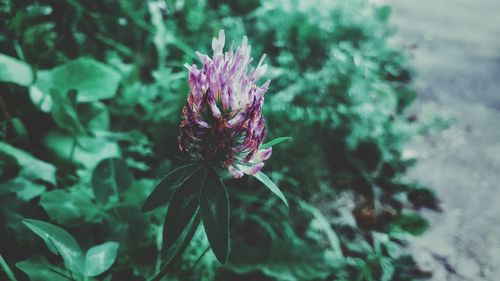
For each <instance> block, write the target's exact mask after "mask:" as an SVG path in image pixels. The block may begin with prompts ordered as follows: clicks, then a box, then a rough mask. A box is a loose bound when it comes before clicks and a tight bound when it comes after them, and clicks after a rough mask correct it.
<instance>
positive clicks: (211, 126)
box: [179, 30, 272, 178]
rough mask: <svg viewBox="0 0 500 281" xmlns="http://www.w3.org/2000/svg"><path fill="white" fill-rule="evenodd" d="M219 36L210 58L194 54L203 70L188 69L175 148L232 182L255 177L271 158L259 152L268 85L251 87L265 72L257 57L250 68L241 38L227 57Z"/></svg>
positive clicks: (247, 49) (245, 43)
mask: <svg viewBox="0 0 500 281" xmlns="http://www.w3.org/2000/svg"><path fill="white" fill-rule="evenodd" d="M224 45H225V35H224V31H223V30H221V31H220V32H219V37H218V38H213V40H212V49H213V56H212V57H209V56H208V55H205V54H201V53H199V52H197V55H198V57H199V58H200V60H201V62H202V63H203V66H202V68H201V69H198V67H197V66H196V65H192V66H190V65H186V67H187V68H188V69H189V87H190V93H189V96H188V99H187V103H186V106H185V107H184V108H183V111H182V113H183V119H182V121H181V123H180V134H179V148H180V150H181V152H183V153H185V154H187V155H188V156H189V157H190V158H192V159H195V160H201V161H204V162H209V163H214V164H217V165H219V166H221V167H224V168H226V169H228V170H229V172H230V173H231V174H232V175H233V177H235V178H240V177H242V176H243V174H249V175H252V174H255V173H257V172H259V171H260V170H261V169H262V167H263V166H264V161H265V160H267V159H268V158H269V157H270V156H271V153H272V149H271V148H267V149H261V148H260V146H261V144H262V142H263V140H264V138H265V136H266V129H265V124H264V119H263V117H262V105H263V102H264V94H265V93H266V91H267V89H268V87H269V83H270V81H269V80H268V81H266V82H265V83H264V84H262V85H261V86H257V84H256V83H257V81H258V80H259V78H260V77H261V76H262V75H263V74H264V73H265V72H266V70H267V65H266V64H263V62H264V59H265V57H266V56H265V55H263V56H262V58H261V59H260V61H259V63H258V65H257V67H256V68H250V69H249V64H250V62H251V61H252V58H251V57H250V51H251V47H250V46H249V45H248V39H247V37H246V36H245V37H243V40H242V42H241V45H240V46H239V47H238V48H237V49H236V51H233V44H231V47H230V49H229V50H228V51H227V52H223V48H224Z"/></svg>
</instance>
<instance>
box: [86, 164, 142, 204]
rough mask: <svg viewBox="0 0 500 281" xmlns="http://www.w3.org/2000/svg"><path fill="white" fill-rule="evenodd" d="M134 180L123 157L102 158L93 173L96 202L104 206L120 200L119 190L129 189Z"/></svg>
mask: <svg viewBox="0 0 500 281" xmlns="http://www.w3.org/2000/svg"><path fill="white" fill-rule="evenodd" d="M132 181H133V177H132V174H131V173H130V171H129V169H128V166H127V163H126V162H125V160H123V159H121V158H107V159H104V160H102V161H101V162H100V163H99V164H97V166H96V167H95V169H94V172H93V174H92V181H91V182H92V189H93V190H94V196H95V199H96V202H97V203H98V204H100V205H102V206H104V205H107V204H109V203H116V202H118V201H119V194H120V192H119V191H124V190H126V189H128V188H129V187H130V185H131V183H132Z"/></svg>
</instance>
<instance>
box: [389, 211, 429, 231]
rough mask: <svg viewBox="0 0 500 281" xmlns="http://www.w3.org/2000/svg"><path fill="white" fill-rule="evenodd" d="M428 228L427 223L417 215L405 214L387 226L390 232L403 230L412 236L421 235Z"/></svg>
mask: <svg viewBox="0 0 500 281" xmlns="http://www.w3.org/2000/svg"><path fill="white" fill-rule="evenodd" d="M428 228H429V221H428V220H426V219H425V218H423V217H422V216H420V215H419V214H417V213H405V214H402V215H401V216H400V217H398V218H397V219H396V220H395V221H394V222H392V223H391V224H390V226H389V229H390V231H398V230H403V231H406V232H408V233H411V234H412V235H416V236H418V235H422V234H423V233H424V232H425V231H426V230H427V229H428Z"/></svg>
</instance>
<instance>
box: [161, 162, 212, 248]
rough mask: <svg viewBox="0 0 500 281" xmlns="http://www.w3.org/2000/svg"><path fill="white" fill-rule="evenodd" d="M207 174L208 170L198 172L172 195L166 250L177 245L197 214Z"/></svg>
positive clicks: (168, 216) (166, 220)
mask: <svg viewBox="0 0 500 281" xmlns="http://www.w3.org/2000/svg"><path fill="white" fill-rule="evenodd" d="M206 174H207V170H206V169H200V170H198V171H197V172H195V173H194V174H193V175H192V176H191V177H189V179H187V180H186V181H184V182H183V183H182V185H181V186H179V188H177V189H176V190H175V192H174V194H173V195H172V199H170V203H169V206H168V210H167V215H166V217H165V222H164V225H163V247H164V249H169V248H170V247H171V246H172V245H173V244H174V243H175V241H176V240H177V239H178V238H179V236H180V235H181V233H182V230H183V229H184V228H185V227H186V225H187V224H188V223H189V221H190V220H191V218H192V217H193V216H194V214H195V213H196V210H197V209H198V203H199V201H198V200H199V194H200V190H201V187H202V186H203V184H204V182H205V177H206Z"/></svg>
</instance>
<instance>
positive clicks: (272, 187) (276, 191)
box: [253, 172, 288, 207]
mask: <svg viewBox="0 0 500 281" xmlns="http://www.w3.org/2000/svg"><path fill="white" fill-rule="evenodd" d="M253 176H254V177H255V178H256V179H258V180H259V181H260V182H261V183H263V184H264V185H265V186H266V187H267V188H269V190H271V192H272V193H274V194H275V195H276V196H278V197H279V198H280V199H281V201H283V203H285V205H286V206H287V207H288V201H287V200H286V198H285V195H284V194H283V192H281V190H280V189H279V188H278V187H277V186H276V185H275V184H274V182H273V181H272V180H271V179H270V178H269V177H268V176H267V175H266V174H264V173H263V172H258V173H255V174H253Z"/></svg>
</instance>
